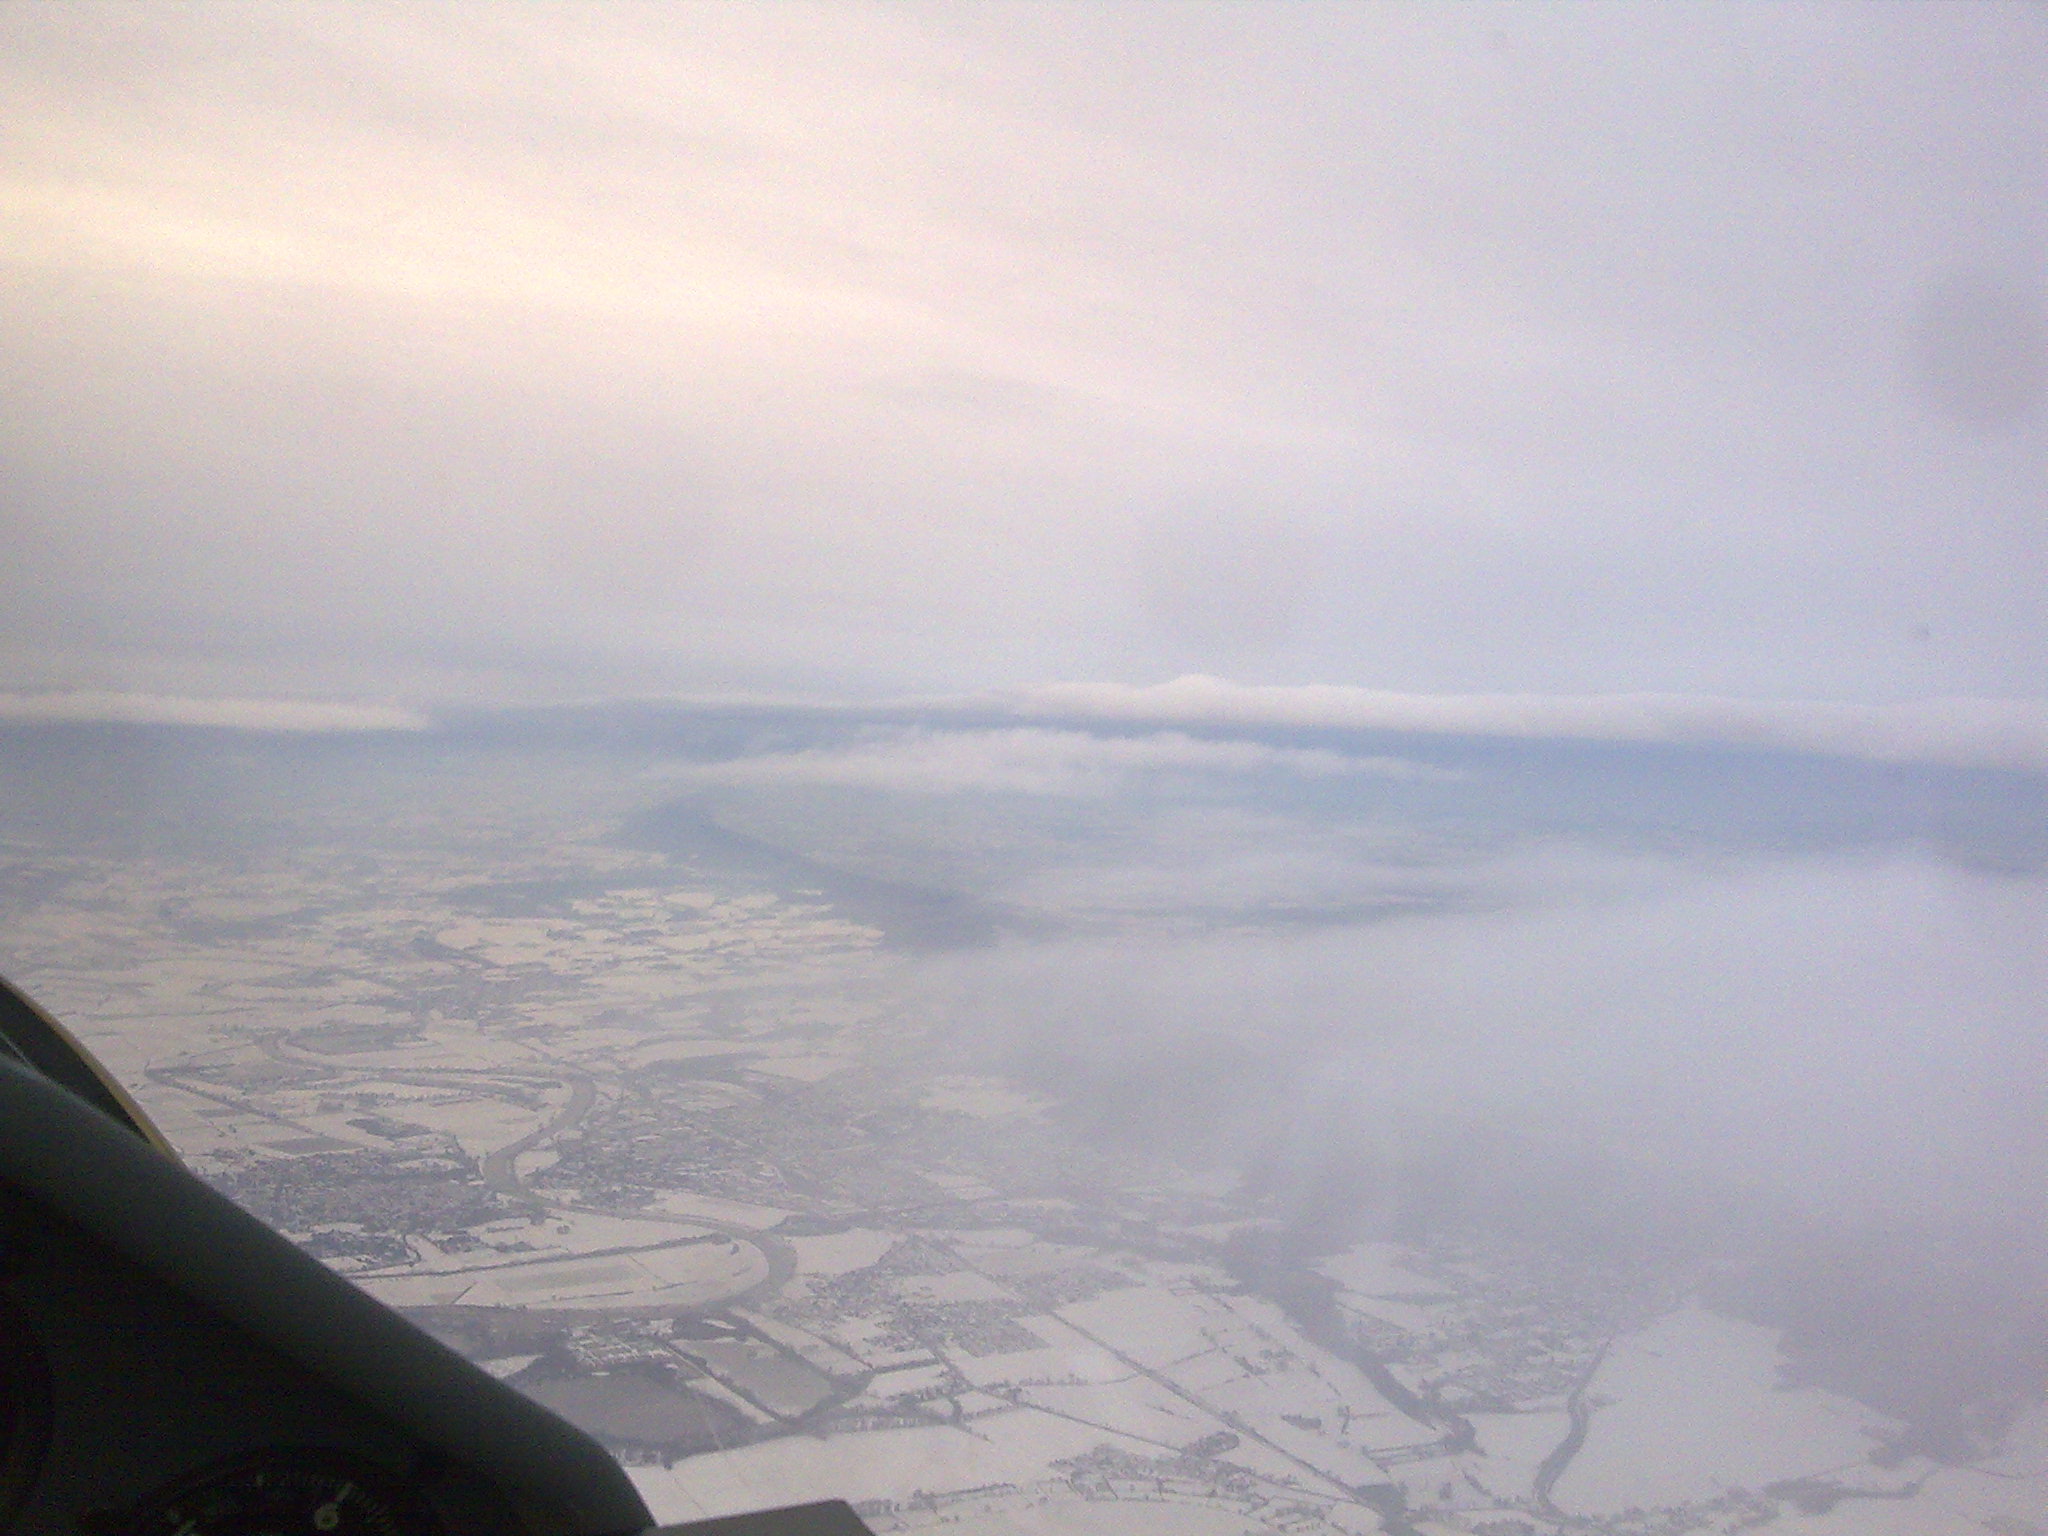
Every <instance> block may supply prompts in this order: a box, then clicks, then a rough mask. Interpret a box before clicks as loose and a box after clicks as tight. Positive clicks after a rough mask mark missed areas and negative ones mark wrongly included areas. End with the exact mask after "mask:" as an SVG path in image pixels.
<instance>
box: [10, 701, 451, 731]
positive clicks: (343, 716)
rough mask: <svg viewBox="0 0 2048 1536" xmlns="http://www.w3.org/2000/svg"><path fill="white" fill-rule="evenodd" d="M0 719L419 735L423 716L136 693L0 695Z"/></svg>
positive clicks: (381, 707) (386, 708) (380, 707)
mask: <svg viewBox="0 0 2048 1536" xmlns="http://www.w3.org/2000/svg"><path fill="white" fill-rule="evenodd" d="M0 720H21V721H36V722H53V721H67V720H68V721H103V722H113V723H119V724H123V725H197V726H210V727H218V728H221V729H226V730H238V731H285V732H299V731H305V732H316V733H327V732H335V731H423V730H426V729H427V728H428V724H429V722H428V720H427V718H426V716H424V715H422V714H420V713H419V712H418V711H416V710H411V709H406V708H404V707H402V706H400V705H395V704H348V703H339V704H338V703H325V702H321V701H319V700H311V699H186V698H174V697H166V696H164V695H161V694H139V693H26V694H24V693H0Z"/></svg>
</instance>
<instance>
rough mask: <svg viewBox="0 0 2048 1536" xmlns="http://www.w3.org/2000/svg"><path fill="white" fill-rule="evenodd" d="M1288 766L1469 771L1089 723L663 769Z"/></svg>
mask: <svg viewBox="0 0 2048 1536" xmlns="http://www.w3.org/2000/svg"><path fill="white" fill-rule="evenodd" d="M1275 771H1278V772H1285V773H1294V774H1301V775H1304V776H1308V777H1316V778H1330V777H1336V776H1341V775H1347V774H1366V775H1373V776H1378V777H1383V778H1400V779H1433V780H1435V779H1455V778H1459V777H1462V775H1459V774H1456V773H1452V772H1449V771H1447V770H1445V769H1441V768H1433V767H1430V766H1427V765H1425V764H1421V763H1410V762H1405V761H1403V760H1401V759H1399V758H1393V757H1355V756H1351V755H1348V754H1346V753H1342V752H1332V751H1327V750H1324V749H1321V748H1290V747H1272V746H1267V745H1264V744H1263V743H1259V742H1249V741H1201V740H1197V739H1196V738H1194V737H1192V736H1186V735H1183V734H1181V733H1180V732H1177V731H1166V732H1161V733H1158V734H1154V735H1147V736H1136V737H1125V736H1092V735H1089V734H1088V733H1086V732H1084V731H1059V730H1044V729H1037V728H1023V729H1015V730H956V731H932V730H916V731H910V732H906V733H904V734H902V735H900V736H893V737H884V738H880V739H871V740H865V741H860V742H857V743H853V744H851V745H845V746H833V747H819V748H810V749H806V750H802V751H795V752H770V753H762V754H759V755H756V756H751V757H743V758H736V759H733V760H731V761H727V762H719V763H693V764H688V765H680V766H675V767H671V768H665V769H662V770H659V773H660V776H661V777H663V778H672V779H678V780H684V781H687V782H690V783H698V784H739V785H750V786H751V785H767V784H806V785H812V784H817V785H839V786H845V787H849V788H858V789H874V790H884V791H891V792H910V793H920V794H955V793H964V792H970V791H995V792H1010V793H1018V794H1034V795H1092V794H1107V793H1109V792H1111V791H1113V790H1114V789H1116V788H1117V787H1118V786H1119V785H1121V784H1122V783H1124V782H1125V781H1126V780H1128V779H1129V778H1130V777H1131V776H1133V775H1137V774H1145V773H1173V772H1186V773H1263V772H1275Z"/></svg>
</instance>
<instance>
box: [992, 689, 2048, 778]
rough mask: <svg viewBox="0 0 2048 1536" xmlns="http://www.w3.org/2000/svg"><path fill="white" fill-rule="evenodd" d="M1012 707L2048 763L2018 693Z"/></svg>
mask: <svg viewBox="0 0 2048 1536" xmlns="http://www.w3.org/2000/svg"><path fill="white" fill-rule="evenodd" d="M1014 704H1015V707H1016V708H1017V709H1018V710H1019V711H1020V712H1021V713H1023V714H1026V715H1031V716H1040V717H1044V716H1056V717H1065V718H1080V719H1088V720H1113V721H1132V722H1142V723H1146V724H1156V725H1181V726H1201V725H1232V726H1296V727H1301V726H1307V727H1323V728H1332V729H1340V730H1382V731H1416V732H1425V733H1432V734H1445V735H1461V736H1513V737H1523V738H1540V737H1571V738H1577V739H1581V740H1588V741H1618V742H1644V743H1661V744H1665V745H1673V746H1721V747H1759V748H1772V749H1777V750H1783V751H1793V752H1820V753H1829V754H1834V755H1840V756H1848V757H1863V758H1871V759H1874V760H1877V761H1880V762H1921V763H1938V764H1942V765H1944V766H1948V767H1958V768H2012V769H2022V770H2030V771H2041V770H2048V704H2042V703H2039V702H2036V701H2031V700H2022V699H1928V700H1923V701H1918V702H1915V703H1909V704H1837V703H1825V702H1800V701H1796V700H1775V699H1728V698H1714V697H1711V696H1700V695H1688V694H1669V693H1617V694H1592V695H1583V696H1573V695H1561V694H1527V693H1467V694H1424V693H1393V692H1388V691H1385V690H1381V689H1372V688H1348V687H1340V686H1335V685H1325V684H1305V685H1300V686H1278V685H1258V684H1245V683H1233V682H1229V681H1226V680H1225V679H1223V678H1218V677H1202V676H1189V677H1181V678H1176V679H1174V680H1173V681H1172V682H1168V683H1158V684H1154V685H1151V686H1149V687H1135V686H1131V685H1129V684H1123V683H1052V684H1046V685H1042V686H1039V687H1035V688H1030V689H1026V690H1023V691H1022V692H1020V693H1019V694H1017V695H1015V697H1014Z"/></svg>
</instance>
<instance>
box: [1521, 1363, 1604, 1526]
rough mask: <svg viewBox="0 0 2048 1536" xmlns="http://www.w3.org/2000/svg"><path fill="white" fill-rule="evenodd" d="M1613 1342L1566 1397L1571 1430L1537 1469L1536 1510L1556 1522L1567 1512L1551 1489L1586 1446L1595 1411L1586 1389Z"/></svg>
mask: <svg viewBox="0 0 2048 1536" xmlns="http://www.w3.org/2000/svg"><path fill="white" fill-rule="evenodd" d="M1613 1342H1614V1341H1613V1340H1612V1339H1610V1340H1608V1342H1607V1344H1602V1345H1601V1346H1600V1349H1599V1352H1598V1353H1597V1354H1595V1355H1594V1356H1593V1362H1592V1364H1590V1365H1588V1366H1587V1367H1586V1373H1585V1374H1584V1375H1583V1376H1581V1377H1580V1378H1579V1381H1578V1385H1577V1386H1575V1387H1573V1388H1572V1390H1571V1392H1570V1394H1569V1395H1567V1396H1566V1398H1565V1400H1564V1409H1565V1412H1566V1413H1568V1414H1570V1415H1571V1421H1572V1422H1571V1428H1570V1429H1569V1430H1567V1431H1566V1432H1565V1437H1564V1438H1563V1439H1562V1440H1560V1441H1558V1442H1557V1445H1556V1447H1555V1448H1554V1449H1553V1450H1552V1451H1551V1453H1550V1454H1549V1455H1548V1456H1546V1457H1544V1458H1543V1463H1542V1465H1541V1466H1539V1467H1537V1469H1536V1485H1535V1494H1536V1507H1537V1508H1538V1509H1540V1510H1542V1511H1543V1513H1545V1514H1546V1515H1549V1516H1551V1517H1552V1518H1554V1519H1563V1518H1564V1511H1563V1510H1561V1509H1559V1508H1558V1507H1557V1505H1555V1504H1554V1503H1552V1502H1551V1499H1550V1490H1551V1489H1553V1488H1555V1487H1556V1486H1557V1480H1558V1479H1559V1478H1560V1477H1563V1476H1564V1471H1565V1468H1566V1467H1569V1466H1570V1465H1571V1464H1572V1458H1573V1457H1574V1456H1576V1455H1578V1454H1579V1451H1580V1449H1581V1448H1582V1447H1583V1446H1584V1445H1585V1443H1586V1432H1587V1431H1588V1430H1590V1429H1591V1428H1592V1427H1593V1409H1592V1407H1591V1405H1590V1404H1588V1403H1587V1401H1586V1389H1587V1388H1588V1387H1590V1386H1592V1385H1593V1378H1594V1376H1596V1375H1598V1374H1599V1371H1600V1363H1601V1361H1603V1360H1605V1359H1606V1358H1607V1350H1608V1346H1609V1345H1611V1344H1612V1343H1613Z"/></svg>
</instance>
